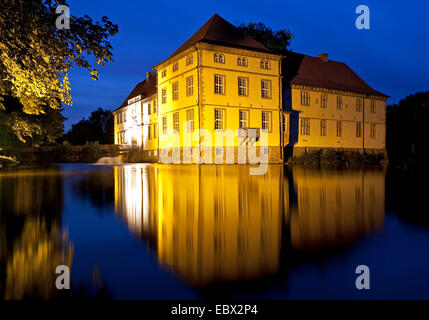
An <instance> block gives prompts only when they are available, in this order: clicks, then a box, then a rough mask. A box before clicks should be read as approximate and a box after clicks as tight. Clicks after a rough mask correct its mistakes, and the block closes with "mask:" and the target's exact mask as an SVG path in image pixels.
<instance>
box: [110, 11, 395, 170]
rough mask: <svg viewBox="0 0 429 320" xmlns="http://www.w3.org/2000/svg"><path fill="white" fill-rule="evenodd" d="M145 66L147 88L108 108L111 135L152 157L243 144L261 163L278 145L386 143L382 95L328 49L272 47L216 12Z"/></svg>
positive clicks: (235, 149) (192, 156) (223, 150)
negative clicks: (149, 68)
mask: <svg viewBox="0 0 429 320" xmlns="http://www.w3.org/2000/svg"><path fill="white" fill-rule="evenodd" d="M153 69H154V70H155V71H156V74H154V77H156V81H155V82H153V83H152V86H151V87H150V88H151V89H148V88H146V89H145V86H144V85H142V86H141V87H136V89H134V90H133V92H132V93H131V94H130V96H129V97H128V102H126V103H125V105H123V106H121V108H120V109H118V110H116V111H115V123H116V124H115V143H118V144H121V143H122V144H132V145H137V146H140V147H142V149H143V150H144V153H145V156H149V157H150V159H152V160H159V161H160V162H162V163H200V162H199V161H198V160H199V159H201V158H204V160H205V163H243V162H242V161H241V160H240V157H239V153H240V152H241V151H240V147H241V146H243V143H244V145H245V146H248V145H251V146H252V147H256V154H257V155H258V156H261V152H263V153H262V155H266V158H262V157H261V158H260V159H262V160H261V161H260V162H261V163H262V162H270V163H281V162H283V161H286V160H287V156H285V148H286V150H288V149H289V150H293V155H299V154H301V153H302V152H306V151H313V150H325V149H334V150H354V151H359V152H363V151H370V152H377V153H384V152H385V140H386V114H385V113H386V100H387V98H388V96H387V95H385V94H383V93H381V92H378V91H376V90H374V89H372V88H371V87H370V86H369V85H367V84H366V83H365V82H364V81H363V80H362V79H361V78H360V77H359V76H358V75H357V74H356V73H354V72H353V70H351V69H350V68H349V67H348V66H347V65H345V64H344V63H341V62H337V61H332V60H328V57H327V54H321V55H319V56H318V57H311V56H307V55H300V54H296V53H292V52H291V53H288V54H286V56H282V55H279V54H275V53H274V52H273V51H271V50H269V49H267V48H266V47H264V46H263V45H262V44H260V43H259V42H257V41H255V40H254V39H252V38H250V37H249V36H246V35H244V34H243V33H241V32H240V31H239V30H238V29H237V28H236V27H234V26H232V25H231V24H230V23H228V22H227V21H225V20H224V19H222V18H221V17H219V16H218V15H214V16H213V17H212V18H211V19H210V20H209V21H207V22H206V24H204V25H203V26H202V27H201V28H200V29H199V30H198V31H197V32H196V33H195V34H194V35H193V36H191V37H190V38H189V39H188V40H187V41H186V42H185V43H184V44H183V45H182V46H181V47H179V48H178V49H177V50H176V51H175V52H174V53H173V54H172V55H171V56H170V57H168V58H167V59H166V60H164V61H162V62H161V63H159V64H157V65H155V66H154V67H153ZM148 79H149V76H148ZM152 79H153V78H152ZM146 81H147V82H148V80H146ZM139 85H140V84H139ZM139 85H138V86H139ZM146 87H147V84H146ZM140 92H143V94H140ZM140 100H141V101H140ZM148 105H152V106H153V107H155V106H156V107H155V108H156V109H157V110H156V112H154V111H153V112H152V113H151V114H149V113H148V111H147V110H150V108H149V109H148ZM139 112H140V113H139ZM122 117H124V118H122ZM124 119H125V120H124ZM252 132H253V134H254V135H255V137H256V139H255V140H252V139H251V138H250V136H251V135H252ZM265 137H266V139H265ZM207 148H208V149H207ZM207 150H209V151H210V152H207ZM164 151H165V152H164ZM175 152H176V153H175ZM246 152H247V155H245V156H244V157H245V158H244V159H245V161H244V162H248V163H254V162H252V161H250V159H249V158H250V152H249V151H248V150H247V151H246ZM196 154H197V156H196ZM228 154H229V155H232V156H230V157H229V158H228ZM164 155H165V156H164ZM289 155H290V153H289ZM200 157H201V158H200ZM166 158H168V160H167V161H166ZM173 158H174V159H173ZM207 158H208V159H209V160H208V161H207ZM218 158H220V159H221V161H220V162H218ZM231 158H232V160H231Z"/></svg>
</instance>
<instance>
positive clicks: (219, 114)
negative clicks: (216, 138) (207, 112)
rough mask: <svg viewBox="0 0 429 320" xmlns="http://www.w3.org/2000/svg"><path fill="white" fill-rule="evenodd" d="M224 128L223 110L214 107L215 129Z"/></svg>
mask: <svg viewBox="0 0 429 320" xmlns="http://www.w3.org/2000/svg"><path fill="white" fill-rule="evenodd" d="M224 128H225V110H221V109H215V130H223V129H224Z"/></svg>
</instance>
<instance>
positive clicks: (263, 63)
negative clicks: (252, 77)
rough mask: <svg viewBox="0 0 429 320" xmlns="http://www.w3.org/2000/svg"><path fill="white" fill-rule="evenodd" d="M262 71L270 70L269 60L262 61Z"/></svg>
mask: <svg viewBox="0 0 429 320" xmlns="http://www.w3.org/2000/svg"><path fill="white" fill-rule="evenodd" d="M260 66H261V69H265V70H269V69H270V62H269V61H267V60H261V64H260Z"/></svg>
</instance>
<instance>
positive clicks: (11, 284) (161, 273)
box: [0, 164, 429, 299]
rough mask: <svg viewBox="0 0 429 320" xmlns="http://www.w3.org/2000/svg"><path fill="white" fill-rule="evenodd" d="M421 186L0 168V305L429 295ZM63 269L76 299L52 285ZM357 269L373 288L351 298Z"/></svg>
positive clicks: (218, 169) (306, 173) (166, 170)
mask: <svg viewBox="0 0 429 320" xmlns="http://www.w3.org/2000/svg"><path fill="white" fill-rule="evenodd" d="M425 177H426V176H425V175H423V174H420V173H418V172H417V173H408V172H407V173H404V172H394V171H390V170H381V169H380V170H379V169H365V170H364V169H360V170H351V169H347V170H327V169H326V170H322V169H309V168H301V167H287V166H282V165H272V166H269V168H268V171H267V173H266V174H265V175H261V176H252V175H249V167H248V166H244V165H241V166H239V165H225V166H221V165H218V166H216V165H202V166H197V165H187V166H177V165H176V166H175V165H144V164H142V165H120V166H99V165H82V164H79V165H74V164H73V165H55V166H44V167H27V168H21V169H19V170H18V171H10V172H9V171H1V172H0V299H22V298H42V299H50V298H55V297H57V296H58V295H60V296H62V297H63V298H66V299H67V298H68V297H73V296H81V297H89V298H92V297H103V298H113V299H200V298H210V297H222V298H231V299H429V255H428V252H429V213H428V210H427V209H426V203H427V202H426V198H427V196H426V192H425V190H426V188H425V187H424V185H425V181H427V180H426V178H425ZM61 264H64V265H67V266H69V267H70V271H71V287H72V288H71V290H69V291H67V293H65V292H64V291H61V292H59V291H58V290H57V289H56V288H55V279H56V277H57V276H58V275H56V274H55V269H56V267H57V266H58V265H61ZM358 265H366V266H368V267H369V270H370V289H369V290H357V289H356V286H355V280H356V278H357V276H358V274H356V273H355V270H356V267H357V266H358Z"/></svg>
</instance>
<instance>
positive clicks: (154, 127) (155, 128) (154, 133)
mask: <svg viewBox="0 0 429 320" xmlns="http://www.w3.org/2000/svg"><path fill="white" fill-rule="evenodd" d="M153 138H154V139H158V123H154V124H153Z"/></svg>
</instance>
